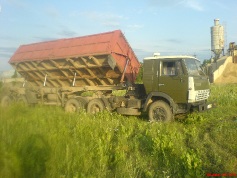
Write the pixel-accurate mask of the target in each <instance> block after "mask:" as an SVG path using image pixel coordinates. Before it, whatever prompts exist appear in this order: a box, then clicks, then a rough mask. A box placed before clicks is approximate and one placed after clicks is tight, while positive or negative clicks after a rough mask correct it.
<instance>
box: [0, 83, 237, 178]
mask: <svg viewBox="0 0 237 178" xmlns="http://www.w3.org/2000/svg"><path fill="white" fill-rule="evenodd" d="M211 88H212V96H211V98H210V101H212V102H214V101H215V102H216V104H217V108H214V109H212V110H210V111H207V112H203V113H190V114H188V115H186V116H185V117H186V118H185V119H184V120H178V121H175V122H172V123H149V122H147V120H146V119H147V118H146V116H142V117H140V118H138V117H125V116H121V115H119V114H117V113H111V112H108V111H104V112H101V113H98V114H96V115H89V114H87V113H86V112H85V111H84V110H82V111H81V112H79V113H76V114H75V113H74V114H73V113H65V112H64V111H63V109H61V108H59V107H49V106H36V107H25V106H22V105H19V104H18V105H14V106H11V107H8V108H0V123H1V124H0V177H9V178H11V177H20V178H21V177H22V178H23V177H24V178H27V177H37V178H40V177H42V178H43V177H65V178H67V177H69V178H71V177H75V178H76V177H142V178H143V177H170V178H171V177H175V178H176V177H182V178H183V177H186V178H189V177H190V178H191V177H192V178H193V177H198V178H199V177H205V176H206V174H207V173H232V172H235V173H236V170H237V152H236V150H237V144H236V135H237V114H236V113H237V100H236V99H235V98H236V93H237V91H236V90H237V85H213V86H212V87H211Z"/></svg>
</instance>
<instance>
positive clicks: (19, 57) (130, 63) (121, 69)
mask: <svg viewBox="0 0 237 178" xmlns="http://www.w3.org/2000/svg"><path fill="white" fill-rule="evenodd" d="M9 63H10V64H11V65H12V66H13V67H14V68H15V69H16V70H17V71H18V72H19V73H20V74H21V75H22V76H23V77H25V78H26V80H27V81H28V82H30V83H31V84H33V85H37V86H40V85H43V84H44V83H45V81H46V80H47V86H50V87H51V86H53V87H58V86H72V85H73V86H86V85H89V86H98V85H117V84H119V83H120V82H122V81H129V82H134V81H135V79H136V76H137V74H138V71H139V67H140V63H139V61H138V59H137V57H136V55H135V53H134V52H133V50H132V48H131V47H130V45H129V44H128V42H127V40H126V39H125V37H124V35H123V34H122V32H121V31H120V30H116V31H112V32H107V33H100V34H95V35H89V36H82V37H76V38H69V39H59V40H54V41H47V42H40V43H34V44H28V45H22V46H20V47H19V48H18V49H17V51H16V52H15V54H14V55H13V56H12V57H11V59H10V60H9Z"/></svg>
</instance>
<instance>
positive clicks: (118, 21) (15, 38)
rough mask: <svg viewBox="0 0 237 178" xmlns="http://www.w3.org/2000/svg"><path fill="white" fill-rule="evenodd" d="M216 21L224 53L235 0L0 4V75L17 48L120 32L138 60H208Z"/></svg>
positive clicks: (3, 0) (232, 34)
mask: <svg viewBox="0 0 237 178" xmlns="http://www.w3.org/2000/svg"><path fill="white" fill-rule="evenodd" d="M216 18H218V19H220V24H221V25H223V26H224V28H225V43H226V45H225V46H226V49H227V48H228V44H229V43H230V42H236V43H237V1H236V0H119V1H118V0H90V1H85V0H67V1H66V0H64V1H63V0H40V1H36V0H0V71H5V70H9V69H11V66H10V65H9V64H8V60H9V59H10V57H11V56H12V55H13V54H14V52H15V51H16V49H17V48H18V47H19V46H20V45H22V44H30V43H35V42H41V41H49V40H55V39H60V38H71V37H78V36H85V35H91V34H97V33H102V32H109V31H113V30H117V29H120V30H121V31H122V32H123V33H124V34H125V37H126V39H127V40H128V42H129V44H130V45H131V47H132V48H133V50H134V52H135V54H136V55H137V57H138V59H139V61H141V62H142V60H143V58H144V57H150V56H152V55H153V53H154V52H159V53H160V54H161V55H196V56H197V58H199V59H200V60H201V61H203V60H204V59H210V58H211V56H212V52H211V36H210V27H211V26H213V25H214V19H216Z"/></svg>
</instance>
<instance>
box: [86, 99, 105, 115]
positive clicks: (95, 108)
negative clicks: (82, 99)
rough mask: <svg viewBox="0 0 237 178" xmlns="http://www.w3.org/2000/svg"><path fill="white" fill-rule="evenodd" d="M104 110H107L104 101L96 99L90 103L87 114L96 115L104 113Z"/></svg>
mask: <svg viewBox="0 0 237 178" xmlns="http://www.w3.org/2000/svg"><path fill="white" fill-rule="evenodd" d="M104 108H105V106H104V103H103V102H102V100H101V99H99V98H96V99H93V100H91V101H90V102H89V103H88V105H87V112H88V113H92V114H95V113H98V112H101V111H103V110H104Z"/></svg>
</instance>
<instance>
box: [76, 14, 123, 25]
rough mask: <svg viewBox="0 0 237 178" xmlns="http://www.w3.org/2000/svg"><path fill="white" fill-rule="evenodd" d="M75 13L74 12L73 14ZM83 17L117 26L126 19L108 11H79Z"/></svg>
mask: <svg viewBox="0 0 237 178" xmlns="http://www.w3.org/2000/svg"><path fill="white" fill-rule="evenodd" d="M74 15H75V14H74ZM80 15H81V16H83V17H84V18H88V19H90V20H92V21H95V22H99V23H100V24H102V25H105V26H112V27H117V26H119V25H120V24H121V21H122V20H124V19H127V18H126V17H124V16H122V15H117V14H113V13H109V12H96V11H94V12H90V11H87V12H82V13H80Z"/></svg>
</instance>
